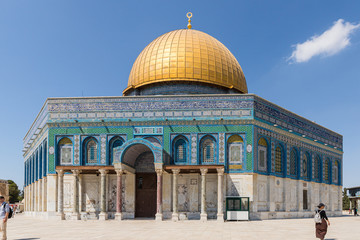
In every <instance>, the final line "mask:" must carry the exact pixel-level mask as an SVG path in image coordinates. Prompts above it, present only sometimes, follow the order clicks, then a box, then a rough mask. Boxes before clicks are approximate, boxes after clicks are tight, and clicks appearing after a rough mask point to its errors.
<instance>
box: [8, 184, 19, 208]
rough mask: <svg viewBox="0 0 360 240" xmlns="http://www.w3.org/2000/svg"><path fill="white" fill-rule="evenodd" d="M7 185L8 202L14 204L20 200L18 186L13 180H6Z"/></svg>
mask: <svg viewBox="0 0 360 240" xmlns="http://www.w3.org/2000/svg"><path fill="white" fill-rule="evenodd" d="M8 183H9V202H10V203H15V202H18V201H21V200H22V197H21V196H20V193H21V191H20V190H19V187H18V185H17V184H16V183H15V182H14V181H13V180H8Z"/></svg>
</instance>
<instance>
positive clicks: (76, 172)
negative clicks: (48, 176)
mask: <svg viewBox="0 0 360 240" xmlns="http://www.w3.org/2000/svg"><path fill="white" fill-rule="evenodd" d="M71 171H72V173H73V175H76V176H78V175H79V174H80V173H81V170H79V169H72V170H71Z"/></svg>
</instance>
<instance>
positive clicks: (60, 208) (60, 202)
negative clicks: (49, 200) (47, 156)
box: [56, 169, 65, 220]
mask: <svg viewBox="0 0 360 240" xmlns="http://www.w3.org/2000/svg"><path fill="white" fill-rule="evenodd" d="M56 172H57V174H58V191H59V192H58V214H57V215H58V216H59V217H60V219H61V220H65V214H64V170H62V169H60V170H56Z"/></svg>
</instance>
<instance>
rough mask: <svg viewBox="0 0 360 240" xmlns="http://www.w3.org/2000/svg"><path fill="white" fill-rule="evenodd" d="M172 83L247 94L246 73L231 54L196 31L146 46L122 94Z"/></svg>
mask: <svg viewBox="0 0 360 240" xmlns="http://www.w3.org/2000/svg"><path fill="white" fill-rule="evenodd" d="M171 81H176V82H179V81H184V82H198V83H208V84H212V85H218V86H221V87H225V88H229V89H232V88H233V89H235V90H237V91H239V92H242V93H247V85H246V80H245V77H244V74H243V71H242V69H241V67H240V65H239V63H238V62H237V60H236V58H235V57H234V56H233V55H232V54H231V52H230V51H229V50H228V49H227V48H226V47H225V46H224V45H223V44H222V43H221V42H219V41H218V40H216V39H215V38H213V37H211V36H210V35H208V34H206V33H204V32H201V31H197V30H193V29H181V30H175V31H172V32H168V33H166V34H164V35H162V36H160V37H158V38H156V39H155V40H154V41H152V42H151V43H150V44H149V45H148V46H146V47H145V49H144V50H143V51H142V52H141V53H140V55H139V56H138V58H137V59H136V61H135V63H134V65H133V67H132V70H131V72H130V76H129V81H128V86H129V87H128V88H127V89H126V90H125V91H124V92H123V93H124V94H126V93H127V91H128V90H129V89H136V88H138V87H143V86H145V85H148V84H154V83H160V82H171Z"/></svg>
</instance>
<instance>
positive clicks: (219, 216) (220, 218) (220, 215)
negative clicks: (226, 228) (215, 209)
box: [216, 214, 224, 222]
mask: <svg viewBox="0 0 360 240" xmlns="http://www.w3.org/2000/svg"><path fill="white" fill-rule="evenodd" d="M216 220H217V221H218V222H224V214H218V215H217V218H216Z"/></svg>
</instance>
